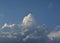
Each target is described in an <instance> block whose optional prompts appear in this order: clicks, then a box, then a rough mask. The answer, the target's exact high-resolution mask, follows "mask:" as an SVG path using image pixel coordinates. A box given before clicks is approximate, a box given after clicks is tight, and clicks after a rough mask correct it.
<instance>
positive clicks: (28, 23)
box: [22, 13, 35, 27]
mask: <svg viewBox="0 0 60 43" xmlns="http://www.w3.org/2000/svg"><path fill="white" fill-rule="evenodd" d="M34 22H35V20H34V17H33V16H32V14H31V13H29V14H28V15H27V16H25V17H24V18H23V21H22V26H25V27H30V26H32V25H33V24H34Z"/></svg>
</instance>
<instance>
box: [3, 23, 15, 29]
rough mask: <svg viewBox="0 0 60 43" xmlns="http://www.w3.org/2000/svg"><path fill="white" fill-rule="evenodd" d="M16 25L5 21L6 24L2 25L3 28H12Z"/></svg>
mask: <svg viewBox="0 0 60 43" xmlns="http://www.w3.org/2000/svg"><path fill="white" fill-rule="evenodd" d="M14 26H15V24H11V25H8V24H7V23H5V24H4V25H3V26H2V29H3V28H7V27H9V28H12V27H14Z"/></svg>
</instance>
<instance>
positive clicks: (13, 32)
mask: <svg viewBox="0 0 60 43" xmlns="http://www.w3.org/2000/svg"><path fill="white" fill-rule="evenodd" d="M59 28H60V26H56V27H54V28H52V29H50V28H48V27H47V26H46V25H45V24H43V25H38V24H37V23H36V21H35V19H34V17H33V16H32V14H31V13H29V14H28V15H27V16H25V17H24V18H23V20H22V23H21V24H7V23H5V24H4V25H3V26H2V29H1V30H0V38H6V39H7V38H8V39H16V38H18V37H19V38H20V39H21V40H22V41H27V40H29V39H39V40H41V39H46V40H48V39H49V40H53V39H56V38H60V31H59V30H60V29H59Z"/></svg>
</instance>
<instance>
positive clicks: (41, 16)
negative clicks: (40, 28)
mask: <svg viewBox="0 0 60 43" xmlns="http://www.w3.org/2000/svg"><path fill="white" fill-rule="evenodd" d="M29 13H32V15H33V16H34V17H35V19H36V21H37V22H38V23H39V24H47V25H49V26H51V25H60V0H0V24H1V25H3V24H4V23H11V24H12V23H16V24H18V23H20V22H21V21H22V19H23V17H24V16H26V15H28V14H29Z"/></svg>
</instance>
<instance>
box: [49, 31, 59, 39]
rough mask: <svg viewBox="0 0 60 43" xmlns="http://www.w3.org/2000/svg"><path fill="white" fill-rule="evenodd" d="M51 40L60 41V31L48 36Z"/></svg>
mask: <svg viewBox="0 0 60 43" xmlns="http://www.w3.org/2000/svg"><path fill="white" fill-rule="evenodd" d="M48 37H49V39H51V40H53V39H57V38H58V39H59V38H60V31H56V32H51V33H50V34H48Z"/></svg>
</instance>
